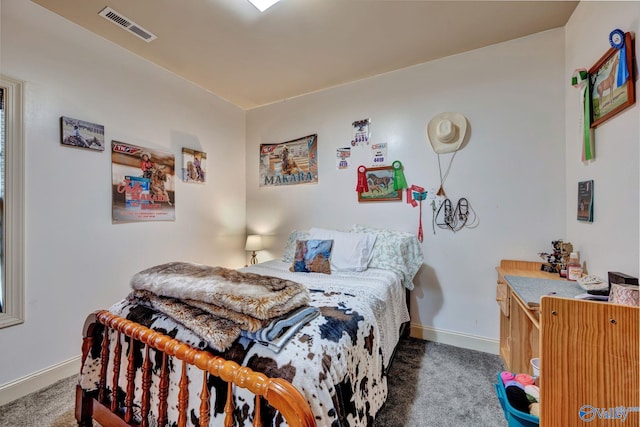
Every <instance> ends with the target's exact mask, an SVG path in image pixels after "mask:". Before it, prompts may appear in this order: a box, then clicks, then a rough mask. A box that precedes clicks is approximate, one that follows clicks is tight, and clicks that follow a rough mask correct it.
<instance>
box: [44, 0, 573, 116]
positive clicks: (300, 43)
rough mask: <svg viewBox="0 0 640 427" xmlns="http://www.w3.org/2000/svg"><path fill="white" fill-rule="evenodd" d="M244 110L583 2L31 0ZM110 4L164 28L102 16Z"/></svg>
mask: <svg viewBox="0 0 640 427" xmlns="http://www.w3.org/2000/svg"><path fill="white" fill-rule="evenodd" d="M32 1H33V2H35V3H37V4H40V5H42V6H44V7H46V8H47V9H50V10H51V11H53V12H55V13H57V14H59V15H61V16H63V17H64V18H66V19H68V20H69V21H72V22H75V23H76V24H78V25H80V26H82V27H85V28H87V29H89V30H90V31H92V32H94V33H96V34H98V35H100V36H102V37H104V38H105V39H108V40H111V41H112V42H113V43H116V44H118V45H120V46H122V47H124V48H126V49H128V50H130V51H131V52H134V53H135V54H137V55H139V56H141V57H144V58H146V59H148V60H149V61H152V62H154V63H156V64H158V65H160V66H161V67H164V68H165V69H167V70H170V71H172V72H173V73H175V74H177V75H180V76H182V77H184V78H185V79H187V80H190V81H192V82H194V83H195V84H197V85H199V86H201V87H203V88H205V89H206V90H208V91H210V92H212V93H214V94H216V95H218V96H220V97H221V98H224V99H226V100H228V101H229V102H231V103H233V104H235V105H237V106H239V107H240V108H243V109H251V108H255V107H258V106H261V105H266V104H270V103H273V102H277V101H280V100H283V99H287V98H291V97H295V96H299V95H303V94H306V93H310V92H314V91H318V90H322V89H325V88H328V87H332V86H337V85H341V84H345V83H349V82H352V81H355V80H358V79H362V78H366V77H370V76H374V75H378V74H382V73H387V72H390V71H393V70H398V69H401V68H405V67H409V66H412V65H416V64H420V63H423V62H427V61H431V60H434V59H437V58H442V57H445V56H449V55H454V54H457V53H461V52H466V51H469V50H473V49H477V48H480V47H483V46H487V45H491V44H495V43H499V42H502V41H506V40H510V39H514V38H518V37H523V36H526V35H529V34H534V33H537V32H540V31H545V30H548V29H552V28H557V27H562V26H564V25H565V24H566V22H567V20H568V19H569V17H570V16H571V14H572V13H573V10H574V9H575V7H576V5H577V4H578V2H577V1H479V0H478V1H422V0H408V1H407V0H405V1H403V0H282V1H280V3H277V4H275V5H274V6H272V7H271V8H269V9H267V10H266V11H265V12H264V13H260V12H259V11H258V10H257V9H256V8H255V7H254V6H253V5H251V4H250V3H249V2H248V1H246V0H135V1H133V0H32ZM105 6H109V7H111V8H112V9H114V10H115V11H117V12H118V13H119V14H122V15H124V16H126V17H127V18H128V19H129V20H130V21H133V22H135V23H136V24H137V25H139V26H141V27H143V28H144V29H145V30H147V31H150V32H151V33H153V34H155V35H156V36H157V39H155V40H153V41H152V42H150V43H147V42H145V41H144V40H142V39H140V38H138V37H136V36H134V35H133V34H131V33H130V32H128V31H126V30H124V29H123V28H121V27H119V26H118V25H115V24H114V23H112V22H110V21H108V20H106V19H104V18H102V17H100V16H99V15H98V13H99V12H100V11H101V10H102V9H103V8H104V7H105Z"/></svg>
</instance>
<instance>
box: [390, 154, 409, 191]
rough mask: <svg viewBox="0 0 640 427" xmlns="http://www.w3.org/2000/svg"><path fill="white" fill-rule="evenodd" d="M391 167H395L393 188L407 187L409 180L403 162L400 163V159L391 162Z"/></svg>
mask: <svg viewBox="0 0 640 427" xmlns="http://www.w3.org/2000/svg"><path fill="white" fill-rule="evenodd" d="M391 167H392V168H393V189H394V190H402V189H403V188H407V187H408V185H407V180H406V179H405V177H404V172H403V171H402V169H403V168H402V163H400V160H396V161H395V162H393V163H391Z"/></svg>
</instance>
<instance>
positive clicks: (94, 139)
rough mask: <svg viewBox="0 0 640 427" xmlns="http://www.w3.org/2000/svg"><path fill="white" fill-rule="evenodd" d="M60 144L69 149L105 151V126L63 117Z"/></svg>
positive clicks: (61, 118)
mask: <svg viewBox="0 0 640 427" xmlns="http://www.w3.org/2000/svg"><path fill="white" fill-rule="evenodd" d="M60 143H61V144H62V145H67V146H69V147H80V148H88V149H91V150H96V151H104V126H102V125H99V124H96V123H90V122H85V121H84V120H78V119H72V118H71V117H64V116H62V117H60Z"/></svg>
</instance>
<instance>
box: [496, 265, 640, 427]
mask: <svg viewBox="0 0 640 427" xmlns="http://www.w3.org/2000/svg"><path fill="white" fill-rule="evenodd" d="M540 264H541V263H537V262H528V261H510V260H503V261H502V262H501V263H500V267H497V271H498V289H497V294H496V295H497V296H496V299H497V301H498V304H499V305H500V354H501V356H502V357H503V359H504V362H505V365H506V368H507V370H510V371H512V372H515V373H531V368H530V359H531V358H533V357H540V361H541V366H540V378H539V385H540V400H541V405H540V408H541V413H540V425H541V426H542V427H567V426H579V425H593V426H609V425H628V426H640V308H639V307H631V306H624V305H617V304H610V303H605V302H595V301H585V300H580V299H576V298H574V296H575V295H577V294H578V293H583V291H582V290H581V289H580V288H579V286H577V285H576V284H575V283H573V282H567V281H566V280H565V279H562V278H560V277H559V276H558V275H556V274H550V273H545V272H542V271H540V270H539V269H540ZM623 420H624V421H623ZM592 422H593V423H592Z"/></svg>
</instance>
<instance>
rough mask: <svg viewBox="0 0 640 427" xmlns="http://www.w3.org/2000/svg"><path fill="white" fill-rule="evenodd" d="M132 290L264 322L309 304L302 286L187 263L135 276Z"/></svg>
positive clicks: (159, 266) (163, 267) (173, 264)
mask: <svg viewBox="0 0 640 427" xmlns="http://www.w3.org/2000/svg"><path fill="white" fill-rule="evenodd" d="M131 287H132V288H133V289H134V290H143V291H149V292H151V293H153V294H156V295H159V296H164V297H171V298H176V299H180V300H193V301H198V302H202V303H207V304H213V305H215V306H217V307H220V308H222V309H227V310H230V311H233V312H237V313H243V314H246V315H248V316H251V317H254V318H256V319H260V320H268V319H272V318H274V317H277V316H280V315H282V314H285V313H288V312H290V311H291V310H293V309H295V308H298V307H300V306H302V305H305V304H308V303H309V290H308V289H307V288H306V287H305V286H304V285H302V284H300V283H297V282H293V281H291V280H285V279H281V278H278V277H271V276H263V275H260V274H255V273H244V272H241V271H237V270H231V269H228V268H223V267H211V266H208V265H200V264H191V263H186V262H170V263H166V264H161V265H157V266H155V267H151V268H148V269H146V270H143V271H141V272H139V273H137V274H135V275H134V276H133V278H132V279H131Z"/></svg>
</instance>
